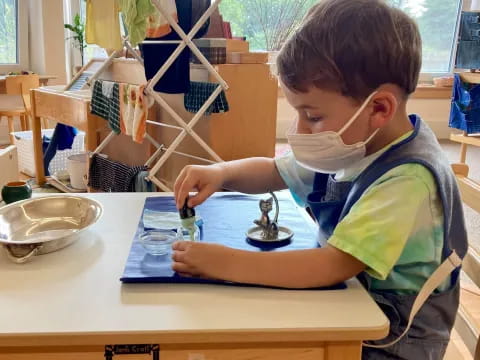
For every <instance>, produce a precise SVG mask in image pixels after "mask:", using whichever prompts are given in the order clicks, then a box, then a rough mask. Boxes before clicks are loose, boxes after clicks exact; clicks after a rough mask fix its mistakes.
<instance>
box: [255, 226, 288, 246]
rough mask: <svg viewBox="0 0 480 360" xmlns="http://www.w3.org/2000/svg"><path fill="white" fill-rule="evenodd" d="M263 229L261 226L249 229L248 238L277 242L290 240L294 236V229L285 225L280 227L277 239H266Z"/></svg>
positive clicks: (263, 241) (264, 241)
mask: <svg viewBox="0 0 480 360" xmlns="http://www.w3.org/2000/svg"><path fill="white" fill-rule="evenodd" d="M262 233H263V229H262V228H261V227H260V226H255V227H253V228H250V229H249V230H248V231H247V234H246V235H247V238H249V239H250V240H254V241H260V242H262V243H277V242H283V241H287V240H290V239H291V238H292V236H293V231H292V230H290V229H289V228H286V227H284V226H279V227H278V237H277V238H276V239H272V240H270V239H264V238H263V236H262Z"/></svg>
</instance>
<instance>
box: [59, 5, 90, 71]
mask: <svg viewBox="0 0 480 360" xmlns="http://www.w3.org/2000/svg"><path fill="white" fill-rule="evenodd" d="M64 27H65V29H67V30H70V31H71V32H72V33H73V34H74V35H73V36H70V37H68V38H67V40H69V39H73V40H74V46H75V48H77V49H79V50H80V57H81V58H82V66H83V52H84V50H85V48H86V47H87V44H86V43H85V25H84V24H83V23H82V20H81V18H80V15H79V14H76V15H75V17H74V18H73V25H72V24H64Z"/></svg>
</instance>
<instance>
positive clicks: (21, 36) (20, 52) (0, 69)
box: [0, 0, 30, 73]
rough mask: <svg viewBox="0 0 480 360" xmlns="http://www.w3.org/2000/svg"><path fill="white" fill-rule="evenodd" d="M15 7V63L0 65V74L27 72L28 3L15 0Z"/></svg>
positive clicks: (28, 63)
mask: <svg viewBox="0 0 480 360" xmlns="http://www.w3.org/2000/svg"><path fill="white" fill-rule="evenodd" d="M15 2H16V7H17V19H16V23H17V63H16V64H0V73H8V72H19V71H22V70H28V69H29V65H30V59H29V51H28V48H29V46H28V3H27V1H22V0H15Z"/></svg>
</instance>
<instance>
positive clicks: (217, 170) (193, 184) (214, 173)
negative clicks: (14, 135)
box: [174, 158, 287, 209]
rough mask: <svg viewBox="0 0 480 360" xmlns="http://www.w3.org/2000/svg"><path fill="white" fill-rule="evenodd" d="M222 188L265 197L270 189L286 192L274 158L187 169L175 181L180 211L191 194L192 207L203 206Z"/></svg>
mask: <svg viewBox="0 0 480 360" xmlns="http://www.w3.org/2000/svg"><path fill="white" fill-rule="evenodd" d="M222 188H225V189H229V190H234V191H239V192H243V193H250V194H261V193H265V192H267V191H269V190H271V191H276V190H283V189H286V188H287V186H286V185H285V183H284V181H283V180H282V177H281V176H280V173H279V172H278V170H277V167H276V165H275V160H274V159H269V158H250V159H243V160H235V161H229V162H225V163H219V164H214V165H210V166H196V165H190V166H186V167H185V168H184V169H183V170H182V171H181V172H180V175H179V176H178V178H177V180H176V181H175V186H174V192H175V199H176V204H177V208H178V209H180V208H181V207H182V206H183V205H184V203H185V199H186V198H187V197H188V196H189V193H190V192H191V191H197V194H196V195H194V196H193V197H190V199H189V200H188V205H189V206H190V207H194V206H197V205H200V204H201V203H203V202H204V201H205V200H206V199H207V198H208V197H209V196H211V195H212V194H213V193H214V192H215V191H218V190H220V189H222Z"/></svg>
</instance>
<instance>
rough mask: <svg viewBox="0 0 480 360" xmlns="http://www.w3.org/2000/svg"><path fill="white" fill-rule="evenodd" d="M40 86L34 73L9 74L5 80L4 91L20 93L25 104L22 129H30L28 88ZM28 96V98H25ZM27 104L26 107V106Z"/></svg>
mask: <svg viewBox="0 0 480 360" xmlns="http://www.w3.org/2000/svg"><path fill="white" fill-rule="evenodd" d="M38 87H40V78H39V76H38V75H36V74H31V75H18V76H9V77H7V79H6V81H5V88H6V93H7V94H9V95H21V96H22V98H23V103H24V106H25V116H24V122H25V123H24V126H23V127H24V129H25V130H28V129H30V123H29V121H28V116H30V114H31V108H32V107H31V102H30V90H31V89H36V88H38ZM27 98H28V100H27ZM27 106H28V107H27Z"/></svg>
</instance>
